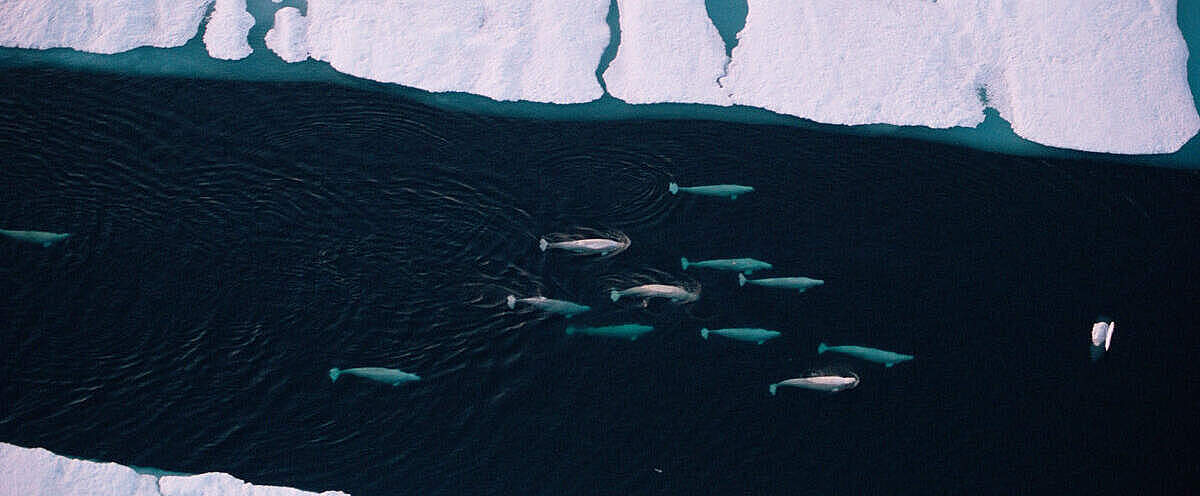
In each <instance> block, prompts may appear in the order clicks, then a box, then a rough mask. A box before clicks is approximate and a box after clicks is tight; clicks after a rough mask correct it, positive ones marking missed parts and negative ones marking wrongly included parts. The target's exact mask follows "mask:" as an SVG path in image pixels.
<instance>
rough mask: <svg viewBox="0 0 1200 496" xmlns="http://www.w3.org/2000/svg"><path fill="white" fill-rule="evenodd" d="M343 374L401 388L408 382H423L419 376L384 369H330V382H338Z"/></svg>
mask: <svg viewBox="0 0 1200 496" xmlns="http://www.w3.org/2000/svg"><path fill="white" fill-rule="evenodd" d="M342 374H346V375H356V376H358V377H362V378H363V379H370V380H372V381H377V382H382V383H384V384H391V385H393V386H399V385H401V384H404V383H406V382H413V381H419V380H421V377H420V376H418V375H417V374H410V373H408V372H403V371H400V370H396V369H385V368H383V367H359V368H354V369H345V370H342V369H339V368H336V367H334V368H332V369H329V380H330V381H333V382H337V380H338V377H341V375H342Z"/></svg>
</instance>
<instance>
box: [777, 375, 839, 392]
mask: <svg viewBox="0 0 1200 496" xmlns="http://www.w3.org/2000/svg"><path fill="white" fill-rule="evenodd" d="M857 385H858V376H856V375H853V374H851V375H836V374H833V375H814V376H809V377H797V378H795V379H788V380H786V381H780V382H776V383H775V384H771V385H770V386H767V391H770V393H771V395H772V396H774V395H775V390H776V389H777V388H778V387H779V386H789V387H796V388H801V389H812V390H814V391H825V392H829V393H836V392H838V391H845V390H847V389H853V388H854V387H855V386H857Z"/></svg>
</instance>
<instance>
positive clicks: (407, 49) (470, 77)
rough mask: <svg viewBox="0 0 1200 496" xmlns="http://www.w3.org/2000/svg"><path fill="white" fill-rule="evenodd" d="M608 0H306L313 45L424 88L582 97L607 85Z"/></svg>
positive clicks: (313, 52)
mask: <svg viewBox="0 0 1200 496" xmlns="http://www.w3.org/2000/svg"><path fill="white" fill-rule="evenodd" d="M608 7H609V0H527V1H517V2H514V1H507V0H474V1H447V0H411V1H404V2H396V1H388V0H309V2H308V11H307V15H306V17H307V18H308V42H307V43H308V50H309V54H310V56H311V57H312V58H314V59H317V60H324V61H326V62H329V63H330V65H332V66H333V67H334V68H335V69H337V70H339V71H341V72H345V73H347V74H351V75H354V76H358V77H362V78H367V79H373V80H376V81H383V82H390V83H400V84H403V85H406V86H412V87H416V88H420V89H423V90H428V91H465V92H470V93H475V94H479V95H483V96H487V97H490V98H493V99H496V100H529V101H535V102H556V103H581V102H587V101H591V100H595V99H596V98H599V97H600V95H601V94H602V90H601V88H600V83H599V81H597V79H596V66H597V65H598V64H599V61H600V56H601V54H602V53H603V52H604V49H605V47H606V46H607V45H608V39H609V30H608V24H607V23H606V22H605V17H606V16H607V15H608Z"/></svg>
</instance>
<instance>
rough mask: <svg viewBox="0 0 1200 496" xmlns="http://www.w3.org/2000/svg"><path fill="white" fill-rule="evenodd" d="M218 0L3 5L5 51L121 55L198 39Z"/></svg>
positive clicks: (0, 42) (42, 0)
mask: <svg viewBox="0 0 1200 496" xmlns="http://www.w3.org/2000/svg"><path fill="white" fill-rule="evenodd" d="M212 1H213V0H103V1H99V0H2V1H0V46H7V47H17V48H42V49H45V48H74V49H76V50H80V51H84V52H92V53H118V52H124V51H126V50H132V49H134V48H137V47H140V46H155V47H163V48H166V47H176V46H180V45H183V44H184V43H187V41H188V40H190V39H192V38H194V37H195V36H196V32H197V31H198V29H199V27H200V20H201V19H202V18H203V17H204V12H205V11H206V10H207V9H208V5H209V4H210V3H212Z"/></svg>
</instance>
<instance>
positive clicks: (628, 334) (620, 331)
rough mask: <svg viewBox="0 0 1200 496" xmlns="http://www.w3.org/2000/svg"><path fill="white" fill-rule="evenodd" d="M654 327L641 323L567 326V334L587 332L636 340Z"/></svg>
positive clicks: (590, 334)
mask: <svg viewBox="0 0 1200 496" xmlns="http://www.w3.org/2000/svg"><path fill="white" fill-rule="evenodd" d="M653 330H654V327H651V326H648V325H642V324H619V325H610V326H598V327H575V326H567V334H587V335H589V336H603V337H606V338H626V339H629V340H630V341H637V338H638V336H641V335H642V334H645V333H647V332H650V331H653Z"/></svg>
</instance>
